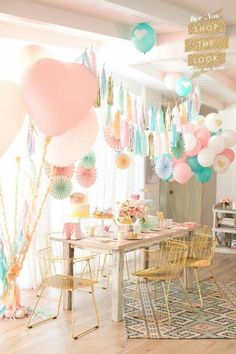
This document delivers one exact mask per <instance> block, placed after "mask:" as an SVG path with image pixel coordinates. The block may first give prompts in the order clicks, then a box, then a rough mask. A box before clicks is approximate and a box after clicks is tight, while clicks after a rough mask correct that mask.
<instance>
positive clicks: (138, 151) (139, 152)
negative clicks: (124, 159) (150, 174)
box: [134, 128, 142, 155]
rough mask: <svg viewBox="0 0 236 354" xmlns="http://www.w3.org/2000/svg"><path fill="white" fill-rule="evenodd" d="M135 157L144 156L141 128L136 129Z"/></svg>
mask: <svg viewBox="0 0 236 354" xmlns="http://www.w3.org/2000/svg"><path fill="white" fill-rule="evenodd" d="M134 153H135V155H142V145H141V136H140V131H139V128H137V129H136V133H135V146H134Z"/></svg>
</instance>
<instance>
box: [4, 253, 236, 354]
mask: <svg viewBox="0 0 236 354" xmlns="http://www.w3.org/2000/svg"><path fill="white" fill-rule="evenodd" d="M214 269H215V274H216V276H217V278H218V279H219V280H223V281H224V282H230V281H235V280H236V257H235V256H234V255H219V254H217V255H216V257H215V265H214ZM22 295H23V299H22V303H24V304H27V305H32V304H33V303H34V301H35V292H34V291H31V290H28V291H24V292H23V294H22ZM50 296H52V295H50ZM96 296H97V302H98V309H99V313H100V318H101V327H100V328H99V329H97V330H96V331H94V332H92V333H90V334H88V335H87V336H85V337H82V338H80V339H78V340H73V339H72V338H71V336H70V312H68V311H61V314H60V316H59V318H58V319H56V320H55V321H50V322H48V323H46V324H43V325H40V326H38V327H35V328H32V329H30V330H28V329H27V328H26V321H27V320H17V321H0V353H1V354H70V353H84V354H97V353H99V354H100V353H102V354H118V353H122V354H127V353H130V354H143V353H157V354H162V353H163V354H164V353H165V354H172V353H174V354H185V353H186V354H199V353H203V354H235V353H236V340H223V339H218V340H208V339H200V340H163V339H162V340H155V339H127V338H126V336H125V331H124V324H123V323H115V322H112V321H111V319H110V317H111V314H110V309H111V306H110V302H111V294H110V291H107V290H103V289H100V288H98V289H97V290H96ZM90 298H91V296H90V295H89V294H88V293H87V292H86V293H85V292H84V293H78V296H77V301H78V303H77V304H76V306H78V314H81V320H82V321H85V318H89V322H90V321H91V319H92V317H91V309H92V307H91V306H90V305H89V302H87V301H88V300H90ZM50 303H52V304H53V301H52V300H50V301H49V300H48V299H46V304H47V307H48V306H49V304H50ZM80 305H82V308H81V309H80V307H81V306H80ZM44 306H45V303H42V307H44ZM78 319H79V318H78ZM84 324H85V325H86V324H87V323H85V322H84Z"/></svg>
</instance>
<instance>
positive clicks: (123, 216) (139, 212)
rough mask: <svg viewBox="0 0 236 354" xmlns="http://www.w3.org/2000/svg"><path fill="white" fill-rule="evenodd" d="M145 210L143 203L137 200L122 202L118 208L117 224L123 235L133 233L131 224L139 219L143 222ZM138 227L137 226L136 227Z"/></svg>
mask: <svg viewBox="0 0 236 354" xmlns="http://www.w3.org/2000/svg"><path fill="white" fill-rule="evenodd" d="M145 215H146V208H145V205H144V204H143V202H141V201H140V200H138V199H130V200H126V201H124V202H122V203H121V204H120V206H119V210H118V215H117V223H118V225H119V226H120V227H122V229H123V231H124V232H125V234H126V235H127V234H129V233H134V228H133V224H134V223H135V222H136V220H138V219H139V221H140V222H142V220H143V221H144V220H145V219H144V217H145ZM137 226H138V227H140V226H139V225H137Z"/></svg>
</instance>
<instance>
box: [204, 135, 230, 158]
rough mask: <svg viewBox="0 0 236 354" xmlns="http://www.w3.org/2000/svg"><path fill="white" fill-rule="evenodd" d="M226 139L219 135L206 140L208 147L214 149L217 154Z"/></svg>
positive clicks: (223, 146)
mask: <svg viewBox="0 0 236 354" xmlns="http://www.w3.org/2000/svg"><path fill="white" fill-rule="evenodd" d="M225 146H226V141H225V139H224V138H223V137H222V136H221V135H215V136H212V137H211V138H210V139H209V141H208V147H209V148H210V149H212V150H213V151H214V153H215V154H219V153H220V152H222V151H223V150H224V149H225Z"/></svg>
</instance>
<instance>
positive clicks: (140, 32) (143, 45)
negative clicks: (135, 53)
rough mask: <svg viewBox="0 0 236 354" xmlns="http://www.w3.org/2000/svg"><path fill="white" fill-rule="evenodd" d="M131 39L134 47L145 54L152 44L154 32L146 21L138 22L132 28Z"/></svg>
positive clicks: (153, 42)
mask: <svg viewBox="0 0 236 354" xmlns="http://www.w3.org/2000/svg"><path fill="white" fill-rule="evenodd" d="M131 41H132V42H133V44H134V46H135V47H136V49H138V50H139V51H140V52H142V53H144V54H145V53H147V52H148V51H149V50H151V49H152V47H153V46H154V44H155V42H156V33H155V31H154V29H153V28H152V27H151V26H150V25H149V24H148V23H145V22H143V23H139V24H138V25H137V26H135V27H134V28H133V30H132V33H131Z"/></svg>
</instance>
